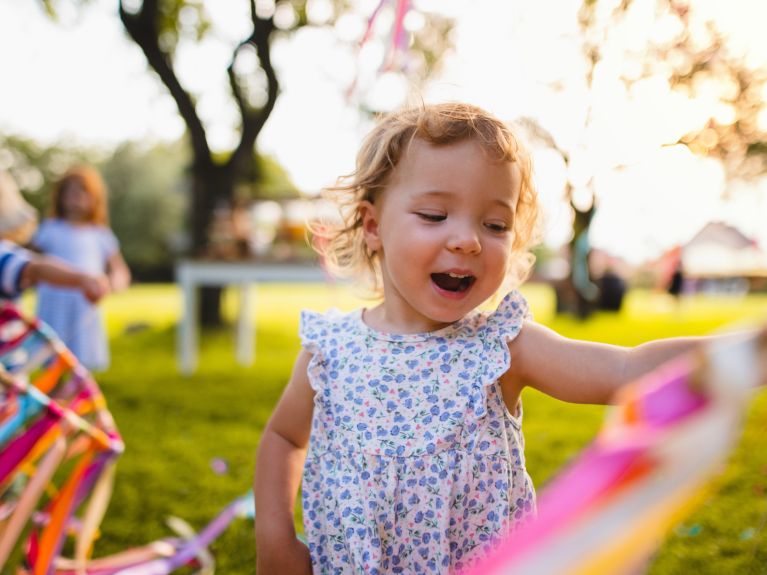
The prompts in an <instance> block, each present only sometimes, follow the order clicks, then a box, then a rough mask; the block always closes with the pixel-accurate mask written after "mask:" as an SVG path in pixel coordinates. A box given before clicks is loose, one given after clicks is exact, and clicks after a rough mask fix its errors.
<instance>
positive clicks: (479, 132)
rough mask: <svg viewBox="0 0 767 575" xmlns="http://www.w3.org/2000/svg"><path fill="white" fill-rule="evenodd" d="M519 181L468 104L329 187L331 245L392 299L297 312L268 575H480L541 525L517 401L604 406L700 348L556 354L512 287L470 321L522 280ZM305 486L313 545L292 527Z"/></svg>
mask: <svg viewBox="0 0 767 575" xmlns="http://www.w3.org/2000/svg"><path fill="white" fill-rule="evenodd" d="M530 170H531V168H530V164H529V161H528V158H527V157H526V155H525V153H524V151H523V149H522V148H521V146H520V144H519V142H517V140H516V138H515V137H514V134H513V133H512V132H511V131H510V130H509V128H508V127H507V126H505V125H504V124H503V123H502V122H500V121H499V120H497V119H496V118H494V117H492V116H491V115H489V114H488V113H487V112H485V111H483V110H481V109H479V108H476V107H474V106H470V105H466V104H441V105H433V106H423V107H419V108H416V109H409V110H405V111H402V112H398V113H394V114H392V115H390V116H388V117H385V118H384V119H383V120H382V121H381V122H380V123H379V124H378V125H377V127H376V128H374V129H373V131H372V132H371V133H370V134H369V135H368V137H367V139H366V140H365V142H364V143H363V145H362V148H361V150H360V152H359V154H358V156H357V166H356V171H355V172H354V174H352V175H351V176H350V177H349V178H348V179H347V180H345V181H342V182H341V185H339V186H338V187H337V188H335V190H334V191H335V192H336V194H337V196H338V198H339V199H340V201H341V202H342V203H341V213H342V215H343V223H342V224H341V225H340V226H338V228H337V229H335V230H333V231H332V232H331V233H330V234H329V235H328V237H326V238H324V240H325V241H324V242H323V244H322V245H324V246H325V248H324V250H323V252H324V253H323V255H324V256H325V257H326V259H327V260H328V262H329V263H330V264H331V266H332V267H333V268H334V269H335V270H336V271H337V272H339V273H340V274H342V275H354V276H357V277H360V276H362V277H366V278H368V279H370V280H371V282H372V285H373V286H374V287H377V288H379V289H380V291H381V294H382V296H383V298H382V301H381V303H380V304H379V305H377V306H375V307H373V308H372V309H362V310H358V311H355V312H352V313H347V314H341V313H338V312H335V311H332V312H330V313H327V314H324V315H321V314H317V313H312V312H304V313H303V314H302V317H301V327H300V336H301V340H302V344H303V349H302V351H301V353H300V355H299V356H298V358H297V360H296V363H295V367H294V370H293V374H292V376H291V379H290V382H289V383H288V385H287V387H286V389H285V391H284V393H283V396H282V398H281V399H280V401H279V403H278V405H277V407H276V408H275V411H274V413H273V415H272V417H271V419H270V421H269V423H268V425H267V427H266V429H265V430H264V435H263V438H262V440H261V444H260V448H259V454H258V462H257V468H256V478H255V493H256V505H257V509H258V514H257V517H256V541H257V549H258V562H259V575H265V574H269V573H280V574H288V573H310V572H312V571H313V572H314V573H349V574H351V573H370V574H376V573H378V574H382V573H422V572H429V573H453V572H455V571H459V570H461V569H463V568H465V567H467V566H469V565H472V564H473V563H476V562H477V561H478V560H479V559H480V558H481V557H483V556H484V555H485V554H486V553H487V551H488V550H489V549H490V548H491V547H492V546H493V545H494V544H495V543H496V542H498V541H499V540H501V539H503V538H504V537H506V536H507V535H508V534H509V533H510V532H512V531H513V530H514V529H515V527H516V526H518V525H519V524H520V523H521V522H524V521H525V520H526V519H528V518H530V517H531V516H532V515H533V514H534V513H535V493H534V490H533V485H532V482H531V480H530V477H529V476H528V474H527V472H526V470H525V458H524V440H523V436H522V430H521V424H522V405H521V401H520V394H521V392H522V389H523V388H524V387H525V386H530V387H533V388H536V389H539V390H541V391H543V392H545V393H547V394H550V395H552V396H554V397H557V398H559V399H562V400H565V401H570V402H578V403H605V402H607V401H608V399H609V398H610V397H611V395H612V394H613V392H614V391H615V389H616V388H617V387H618V386H620V385H621V384H623V383H624V382H628V381H630V380H632V379H634V378H635V377H636V376H638V375H639V374H641V373H643V372H645V371H648V370H650V369H651V368H653V367H654V366H656V365H658V364H660V363H662V362H663V361H665V360H667V359H669V358H671V357H672V356H674V355H675V354H678V353H681V352H684V351H686V350H688V349H690V348H691V347H692V346H693V345H695V340H694V339H673V340H663V341H658V342H653V343H648V344H644V345H641V346H639V347H637V348H634V349H628V348H622V347H616V346H612V345H605V344H599V343H592V342H586V341H574V340H570V339H566V338H564V337H561V336H559V335H557V334H556V333H554V332H553V331H551V330H549V329H547V328H546V327H544V326H542V325H539V324H536V323H535V322H533V321H532V320H531V318H530V313H529V311H528V305H527V302H526V301H525V299H524V298H523V297H522V295H521V294H520V293H519V292H518V291H516V290H515V289H511V291H508V292H507V294H506V295H505V297H504V298H503V299H502V301H501V302H500V304H499V305H498V306H497V308H496V309H495V311H490V312H486V311H480V305H481V304H483V303H484V302H486V301H487V300H488V299H490V298H492V297H493V296H495V295H496V294H497V293H498V292H499V291H501V290H508V289H510V288H513V287H514V286H516V285H518V284H519V283H520V282H521V281H522V280H523V279H524V277H525V275H526V274H527V272H528V270H529V269H530V266H531V263H532V257H531V256H530V254H529V248H530V246H531V244H532V242H533V240H534V229H535V222H536V216H537V198H536V193H535V190H534V189H533V186H532V182H531V173H530ZM302 475H303V479H302V481H301V480H300V478H301V476H302ZM299 483H300V485H301V487H302V502H303V519H304V529H305V534H306V540H307V545H304V544H303V543H301V542H300V541H299V540H298V539H296V533H295V530H294V524H293V507H294V502H295V497H296V493H297V491H298V488H299Z"/></svg>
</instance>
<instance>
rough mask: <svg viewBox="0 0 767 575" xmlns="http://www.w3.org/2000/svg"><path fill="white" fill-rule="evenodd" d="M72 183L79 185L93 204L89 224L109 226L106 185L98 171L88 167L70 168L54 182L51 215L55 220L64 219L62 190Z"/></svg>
mask: <svg viewBox="0 0 767 575" xmlns="http://www.w3.org/2000/svg"><path fill="white" fill-rule="evenodd" d="M73 182H74V183H77V184H79V185H80V186H81V187H82V189H83V190H85V191H86V193H87V194H88V195H89V196H90V197H91V200H92V202H93V211H92V213H91V217H90V219H89V223H92V224H99V225H102V226H106V225H109V211H108V209H107V191H106V185H105V184H104V180H103V179H102V178H101V174H99V172H98V170H96V169H95V168H91V167H90V166H75V167H74V168H70V169H69V170H67V171H66V173H65V174H64V175H63V176H62V177H61V179H59V181H58V182H56V185H55V186H53V195H52V197H51V203H52V210H51V211H52V215H53V216H54V217H56V218H60V219H66V214H65V213H64V206H63V205H62V201H61V200H62V196H63V192H64V190H65V189H66V188H67V186H68V185H70V184H71V183H73Z"/></svg>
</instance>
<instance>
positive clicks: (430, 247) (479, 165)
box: [360, 139, 520, 333]
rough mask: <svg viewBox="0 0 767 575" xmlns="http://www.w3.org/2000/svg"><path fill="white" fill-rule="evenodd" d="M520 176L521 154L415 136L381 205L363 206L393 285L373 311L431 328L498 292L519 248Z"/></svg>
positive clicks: (377, 318) (388, 319)
mask: <svg viewBox="0 0 767 575" xmlns="http://www.w3.org/2000/svg"><path fill="white" fill-rule="evenodd" d="M519 185H520V176H519V172H518V169H517V168H516V167H515V165H514V164H511V163H508V162H497V161H493V160H491V159H490V158H488V157H487V155H486V154H485V152H484V150H483V149H482V148H481V147H480V145H479V144H478V143H476V142H474V141H471V140H470V141H465V142H460V143H457V144H451V145H448V146H439V147H438V146H433V145H430V144H428V143H426V142H423V141H422V140H419V139H415V140H414V141H413V142H412V143H411V145H410V147H409V149H408V150H407V152H406V153H405V155H404V157H403V158H402V159H401V160H400V163H399V165H398V166H397V167H396V168H395V170H394V172H393V173H392V176H391V181H390V183H389V185H388V186H387V187H386V189H385V190H384V191H383V193H382V194H381V196H380V198H379V199H378V200H377V201H376V203H375V205H373V204H371V203H369V202H363V204H362V205H361V207H360V209H361V210H362V216H363V230H364V233H365V239H366V242H367V244H368V247H369V248H370V249H371V250H373V251H375V252H376V253H377V255H378V258H379V261H380V265H381V272H382V279H383V289H384V302H383V303H382V304H381V305H380V306H378V307H377V308H375V309H374V310H372V311H371V312H370V315H368V316H367V319H368V321H370V322H371V323H373V324H375V327H378V328H380V329H384V330H391V331H394V332H401V333H408V332H411V333H412V332H420V331H432V330H434V329H439V328H440V327H444V326H445V325H448V324H450V323H453V322H455V321H457V320H459V319H460V318H462V317H463V316H464V315H466V314H467V313H468V312H470V311H471V310H473V309H475V308H476V307H477V306H479V305H480V304H482V303H483V302H485V301H486V300H487V299H488V298H490V297H491V296H492V295H494V294H495V293H496V292H497V291H498V289H499V288H500V287H501V284H502V283H503V280H504V279H505V277H506V272H507V269H508V266H509V261H510V258H511V253H512V242H513V239H514V232H513V229H514V215H515V210H516V205H517V199H518V197H519Z"/></svg>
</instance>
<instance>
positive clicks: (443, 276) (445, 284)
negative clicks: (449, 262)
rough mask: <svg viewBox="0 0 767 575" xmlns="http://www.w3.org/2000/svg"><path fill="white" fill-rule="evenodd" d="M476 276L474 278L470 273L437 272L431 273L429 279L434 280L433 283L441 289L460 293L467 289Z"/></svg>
mask: <svg viewBox="0 0 767 575" xmlns="http://www.w3.org/2000/svg"><path fill="white" fill-rule="evenodd" d="M476 279H477V278H475V277H474V276H472V275H468V274H455V273H437V274H431V281H433V282H434V284H435V285H436V286H437V287H438V288H439V289H442V290H445V291H449V292H453V293H461V292H465V291H466V290H467V289H469V288H470V287H471V286H472V284H473V283H474V281H475V280H476Z"/></svg>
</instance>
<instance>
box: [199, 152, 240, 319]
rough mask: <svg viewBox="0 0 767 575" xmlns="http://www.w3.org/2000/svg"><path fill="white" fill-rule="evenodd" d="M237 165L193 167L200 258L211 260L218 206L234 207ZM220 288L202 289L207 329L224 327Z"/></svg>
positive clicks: (202, 311)
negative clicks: (211, 234) (212, 233)
mask: <svg viewBox="0 0 767 575" xmlns="http://www.w3.org/2000/svg"><path fill="white" fill-rule="evenodd" d="M234 171H235V169H234V166H233V165H231V164H228V163H227V164H224V165H223V166H212V165H210V164H209V163H208V162H206V161H202V162H196V163H195V164H194V166H193V178H192V181H193V183H192V186H193V189H192V206H191V214H190V216H191V232H192V255H193V257H197V258H204V257H208V256H209V254H208V252H207V250H208V248H209V246H210V241H209V240H210V234H209V232H210V225H211V222H212V221H213V215H214V213H215V210H216V208H217V207H220V206H222V205H224V206H231V205H232V200H233V198H234V181H235V177H234ZM222 291H223V290H222V288H221V287H219V286H202V287H201V288H200V294H199V295H200V297H199V298H198V301H199V309H198V314H199V317H200V324H201V325H202V326H203V327H219V326H221V325H223V317H222V315H221V294H222Z"/></svg>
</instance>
